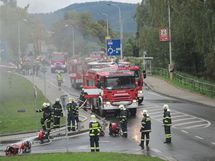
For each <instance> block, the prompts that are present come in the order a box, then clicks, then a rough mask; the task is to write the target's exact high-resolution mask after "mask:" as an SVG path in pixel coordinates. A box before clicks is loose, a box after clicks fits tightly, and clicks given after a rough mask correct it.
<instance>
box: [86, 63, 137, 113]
mask: <svg viewBox="0 0 215 161" xmlns="http://www.w3.org/2000/svg"><path fill="white" fill-rule="evenodd" d="M137 88H139V87H138V86H137V85H136V83H135V75H134V72H133V71H129V70H115V69H113V68H111V67H109V68H103V69H90V70H88V71H87V73H86V74H85V76H84V86H83V92H84V93H85V97H86V99H88V102H89V104H90V107H91V110H92V111H98V113H99V114H100V115H101V116H105V114H106V112H116V114H117V113H118V112H119V108H118V106H119V105H121V104H123V105H125V106H126V108H127V109H128V110H129V111H130V113H131V115H132V116H135V115H136V109H137V107H138V102H137V97H138V90H137Z"/></svg>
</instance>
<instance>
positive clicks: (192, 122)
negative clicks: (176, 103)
mask: <svg viewBox="0 0 215 161" xmlns="http://www.w3.org/2000/svg"><path fill="white" fill-rule="evenodd" d="M198 122H204V121H203V120H196V121H190V122H183V123H180V124H175V125H174V127H178V126H182V125H187V124H194V123H198Z"/></svg>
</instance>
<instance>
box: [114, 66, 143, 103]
mask: <svg viewBox="0 0 215 161" xmlns="http://www.w3.org/2000/svg"><path fill="white" fill-rule="evenodd" d="M113 68H117V69H118V70H129V71H133V72H134V77H135V82H136V86H137V87H136V88H135V90H137V93H138V95H137V99H138V104H141V103H142V102H143V100H144V96H143V77H144V76H143V74H142V73H141V72H140V68H139V67H138V66H136V65H131V64H130V63H129V62H119V63H118V64H116V66H115V67H113Z"/></svg>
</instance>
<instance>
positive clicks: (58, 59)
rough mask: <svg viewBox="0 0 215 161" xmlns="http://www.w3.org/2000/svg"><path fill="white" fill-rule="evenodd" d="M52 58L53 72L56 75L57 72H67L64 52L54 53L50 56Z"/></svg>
mask: <svg viewBox="0 0 215 161" xmlns="http://www.w3.org/2000/svg"><path fill="white" fill-rule="evenodd" d="M50 58H51V72H52V73H54V72H56V71H57V70H62V71H64V72H65V73H66V72H67V64H66V54H65V53H63V52H53V53H51V54H50Z"/></svg>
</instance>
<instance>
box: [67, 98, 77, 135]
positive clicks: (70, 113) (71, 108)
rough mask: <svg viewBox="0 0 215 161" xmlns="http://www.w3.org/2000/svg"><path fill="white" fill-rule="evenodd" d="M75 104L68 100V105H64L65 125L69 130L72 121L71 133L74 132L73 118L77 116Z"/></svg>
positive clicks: (70, 99)
mask: <svg viewBox="0 0 215 161" xmlns="http://www.w3.org/2000/svg"><path fill="white" fill-rule="evenodd" d="M77 106H78V105H77V104H76V103H75V102H74V100H73V99H72V98H69V103H68V104H67V105H66V108H67V111H68V117H67V124H68V130H69V131H70V130H71V121H72V131H75V117H76V114H77V111H76V110H77Z"/></svg>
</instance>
